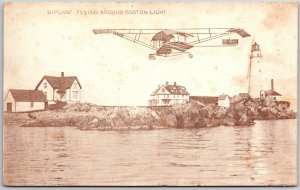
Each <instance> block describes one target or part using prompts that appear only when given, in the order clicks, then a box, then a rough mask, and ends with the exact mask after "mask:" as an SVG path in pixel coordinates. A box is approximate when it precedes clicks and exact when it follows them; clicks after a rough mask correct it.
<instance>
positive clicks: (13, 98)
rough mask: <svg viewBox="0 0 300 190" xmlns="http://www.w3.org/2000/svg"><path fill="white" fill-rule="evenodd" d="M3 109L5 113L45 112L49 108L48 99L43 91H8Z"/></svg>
mask: <svg viewBox="0 0 300 190" xmlns="http://www.w3.org/2000/svg"><path fill="white" fill-rule="evenodd" d="M3 107H4V108H3V109H4V111H5V112H28V111H35V110H43V109H45V108H46V107H47V98H46V96H45V94H44V93H43V91H41V90H21V89H10V90H8V92H7V94H6V96H5V98H4V105H3Z"/></svg>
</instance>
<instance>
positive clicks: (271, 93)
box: [265, 90, 282, 96]
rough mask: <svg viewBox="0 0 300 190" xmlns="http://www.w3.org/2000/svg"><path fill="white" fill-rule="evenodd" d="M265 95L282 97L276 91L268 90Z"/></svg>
mask: <svg viewBox="0 0 300 190" xmlns="http://www.w3.org/2000/svg"><path fill="white" fill-rule="evenodd" d="M265 94H266V96H282V95H281V94H279V93H278V92H276V91H274V90H266V91H265Z"/></svg>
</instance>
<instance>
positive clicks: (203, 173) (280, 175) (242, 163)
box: [4, 120, 297, 185]
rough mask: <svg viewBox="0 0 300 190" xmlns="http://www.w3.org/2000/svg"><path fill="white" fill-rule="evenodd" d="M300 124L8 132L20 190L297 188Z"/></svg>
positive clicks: (8, 170) (7, 159) (10, 165)
mask: <svg viewBox="0 0 300 190" xmlns="http://www.w3.org/2000/svg"><path fill="white" fill-rule="evenodd" d="M296 134H297V126H296V120H282V121H281V120H280V121H259V122H257V124H256V125H254V126H252V127H242V128H235V127H216V128H201V129H162V130H151V131H119V132H118V131H80V130H76V129H75V128H71V127H62V128H19V127H13V126H9V127H7V126H6V127H5V130H4V139H5V140H4V141H5V144H4V174H5V175H4V182H5V183H6V184H13V185H266V184H267V185H291V184H295V183H296V171H297V170H296V169H297V168H296V143H297V139H296V138H297V136H296Z"/></svg>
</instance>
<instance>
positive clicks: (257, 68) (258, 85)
mask: <svg viewBox="0 0 300 190" xmlns="http://www.w3.org/2000/svg"><path fill="white" fill-rule="evenodd" d="M261 58H262V55H261V51H260V47H259V45H258V44H257V43H256V42H255V43H254V44H253V45H252V47H251V54H250V63H249V73H248V77H249V84H248V93H249V94H250V96H251V97H252V98H258V97H260V91H261V90H263V89H264V88H263V80H264V76H263V74H264V73H263V69H262V63H261Z"/></svg>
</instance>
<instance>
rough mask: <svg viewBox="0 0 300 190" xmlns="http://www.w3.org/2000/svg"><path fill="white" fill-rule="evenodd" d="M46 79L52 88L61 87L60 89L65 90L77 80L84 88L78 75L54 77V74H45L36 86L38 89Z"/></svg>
mask: <svg viewBox="0 0 300 190" xmlns="http://www.w3.org/2000/svg"><path fill="white" fill-rule="evenodd" d="M44 79H46V80H47V81H48V82H49V84H50V85H51V86H52V88H54V89H59V90H60V91H65V90H66V89H69V88H71V86H72V84H73V83H74V81H75V80H76V81H77V83H78V85H79V87H80V88H82V87H81V84H80V82H79V80H78V79H77V77H76V76H66V77H65V76H64V77H54V76H47V75H45V76H44V77H43V78H42V79H41V80H40V82H39V83H38V85H37V86H36V88H35V89H36V90H37V89H38V87H39V86H40V84H41V83H42V82H43V80H44Z"/></svg>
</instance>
